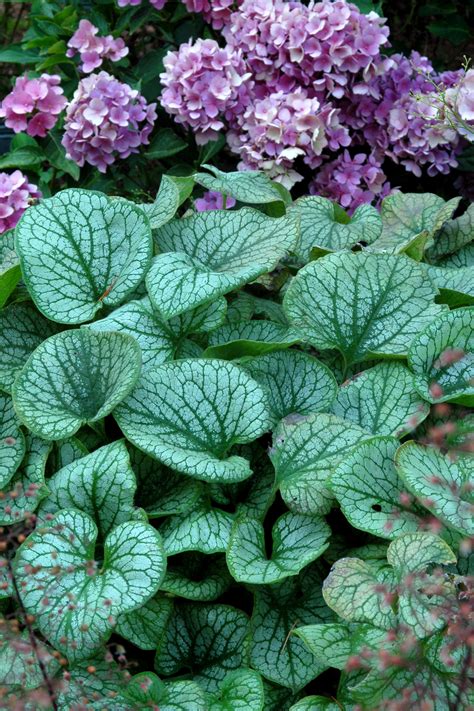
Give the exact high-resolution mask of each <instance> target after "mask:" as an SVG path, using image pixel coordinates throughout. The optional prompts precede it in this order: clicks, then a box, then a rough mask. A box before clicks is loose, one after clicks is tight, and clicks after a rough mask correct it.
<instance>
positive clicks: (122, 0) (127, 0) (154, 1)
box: [117, 0, 166, 10]
mask: <svg viewBox="0 0 474 711" xmlns="http://www.w3.org/2000/svg"><path fill="white" fill-rule="evenodd" d="M141 1H142V0H117V2H118V6H119V7H126V6H127V5H132V6H137V5H140V3H141ZM149 2H150V5H152V6H153V7H154V8H155V10H161V9H162V8H163V7H164V6H165V5H166V0H149Z"/></svg>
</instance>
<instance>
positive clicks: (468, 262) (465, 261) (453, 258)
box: [438, 211, 474, 269]
mask: <svg viewBox="0 0 474 711" xmlns="http://www.w3.org/2000/svg"><path fill="white" fill-rule="evenodd" d="M473 212H474V211H473ZM438 265H439V266H440V267H446V268H447V269H463V268H464V267H472V266H474V241H472V242H469V244H466V245H464V247H461V249H459V250H458V251H457V252H454V254H450V255H449V256H447V257H444V258H443V259H442V260H441V261H439V262H438Z"/></svg>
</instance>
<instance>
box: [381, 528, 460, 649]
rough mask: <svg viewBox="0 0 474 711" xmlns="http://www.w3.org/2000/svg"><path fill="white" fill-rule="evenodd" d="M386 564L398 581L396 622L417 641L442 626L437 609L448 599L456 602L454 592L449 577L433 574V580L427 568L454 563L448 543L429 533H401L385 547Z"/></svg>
mask: <svg viewBox="0 0 474 711" xmlns="http://www.w3.org/2000/svg"><path fill="white" fill-rule="evenodd" d="M387 561H388V562H389V563H390V565H391V566H392V567H393V570H394V572H395V574H396V576H397V579H398V582H399V585H398V587H399V594H398V618H399V621H400V623H401V624H402V625H404V626H406V627H407V628H408V629H410V630H411V631H412V632H413V634H415V635H416V636H417V637H418V639H424V638H425V637H427V636H429V635H431V634H432V633H433V632H435V631H437V630H440V629H442V628H443V627H445V626H446V619H445V618H444V615H440V608H441V609H442V606H443V604H444V605H445V604H446V600H447V599H449V597H451V599H453V600H454V599H456V598H457V595H458V592H457V590H456V586H455V583H454V581H453V580H452V578H450V577H448V576H443V577H440V576H439V575H436V576H435V577H434V579H433V578H432V577H431V576H430V575H429V574H428V568H429V567H431V564H433V563H435V564H437V565H438V566H439V565H449V564H452V563H455V562H456V556H455V554H454V553H453V551H452V550H451V548H450V547H449V546H448V544H447V543H446V542H445V541H443V540H442V539H441V538H439V537H438V536H435V535H433V534H432V533H424V532H423V533H405V534H403V535H402V536H399V537H398V538H397V539H395V540H394V541H392V543H391V544H390V545H389V547H388V551H387ZM440 588H441V589H440Z"/></svg>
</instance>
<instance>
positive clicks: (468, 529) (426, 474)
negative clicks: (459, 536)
mask: <svg viewBox="0 0 474 711" xmlns="http://www.w3.org/2000/svg"><path fill="white" fill-rule="evenodd" d="M396 465H397V470H398V473H399V475H400V476H401V478H402V479H403V481H404V482H405V484H406V486H407V487H408V489H409V490H410V491H411V492H412V494H414V495H415V496H416V497H417V498H418V499H419V500H420V501H421V503H422V504H423V506H425V507H426V508H427V509H428V510H429V511H431V512H432V513H433V514H434V515H435V516H436V517H437V518H439V519H440V520H441V521H443V522H444V523H445V524H446V525H447V526H450V527H451V528H454V529H455V530H456V531H459V532H460V533H463V534H465V535H466V536H474V496H473V482H474V462H473V461H472V459H471V458H470V457H459V458H458V459H457V460H454V461H453V458H452V457H451V456H449V454H447V455H445V454H442V453H441V452H440V451H439V450H438V449H434V448H432V447H422V446H421V445H419V444H416V443H415V442H406V444H404V445H402V447H400V449H399V451H398V452H397V456H396Z"/></svg>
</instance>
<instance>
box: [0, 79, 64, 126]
mask: <svg viewBox="0 0 474 711" xmlns="http://www.w3.org/2000/svg"><path fill="white" fill-rule="evenodd" d="M60 81H61V79H60V77H59V76H57V75H54V74H52V75H51V74H42V75H41V76H40V77H39V78H38V79H28V77H26V76H22V77H18V78H17V80H16V82H15V86H14V87H13V90H12V91H11V92H10V93H9V94H7V96H6V97H5V98H4V99H3V101H2V103H1V105H0V117H2V118H5V125H6V126H7V127H8V128H11V129H12V130H13V131H15V133H19V132H20V131H26V132H27V133H28V134H29V135H30V136H40V137H41V138H44V137H45V136H46V135H47V133H48V131H50V130H51V129H52V128H53V126H55V125H56V122H57V120H58V117H59V114H60V113H61V111H62V110H63V109H64V108H65V106H66V103H67V102H66V98H65V97H64V96H63V90H62V89H61V87H60V85H59V84H60Z"/></svg>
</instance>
